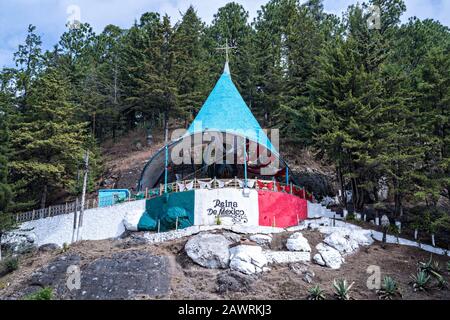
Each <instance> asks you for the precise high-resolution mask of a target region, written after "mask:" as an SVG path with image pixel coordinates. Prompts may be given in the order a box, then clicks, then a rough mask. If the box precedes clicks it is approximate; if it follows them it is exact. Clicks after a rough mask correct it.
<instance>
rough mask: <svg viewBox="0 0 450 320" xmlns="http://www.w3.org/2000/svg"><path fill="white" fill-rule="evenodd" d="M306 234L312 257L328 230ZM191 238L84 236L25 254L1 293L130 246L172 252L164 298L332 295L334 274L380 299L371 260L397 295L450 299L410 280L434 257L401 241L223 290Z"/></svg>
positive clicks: (0, 283)
mask: <svg viewBox="0 0 450 320" xmlns="http://www.w3.org/2000/svg"><path fill="white" fill-rule="evenodd" d="M288 236H289V234H288V233H284V234H280V235H277V236H275V237H274V241H273V244H272V246H271V248H272V249H274V250H280V249H283V250H285V249H284V248H283V247H284V244H285V241H286V239H287V238H288ZM304 236H305V237H306V238H307V239H308V241H309V243H310V245H311V247H312V248H313V252H312V255H311V257H312V256H313V255H314V254H315V252H314V250H315V249H314V248H315V245H316V244H317V243H319V242H320V241H321V240H322V238H323V236H322V235H321V234H320V233H319V232H315V231H305V232H304ZM186 241H187V238H185V239H179V240H174V241H170V242H166V243H161V244H142V243H139V242H132V241H131V238H124V239H119V240H102V241H83V242H80V243H78V244H75V245H73V246H71V247H70V248H69V249H68V251H67V252H65V253H62V252H61V251H60V250H58V251H54V252H50V253H41V252H35V253H32V254H29V255H27V256H22V257H21V261H20V268H19V269H18V270H16V271H14V272H13V273H11V274H9V275H6V276H4V277H3V278H0V299H11V298H14V297H17V295H18V292H21V291H23V290H25V288H26V286H27V281H28V280H29V279H30V276H31V274H32V272H34V271H36V270H37V269H39V268H41V267H43V266H45V265H47V264H48V263H50V262H51V261H53V260H54V259H55V258H56V257H57V256H60V255H67V254H78V255H80V256H81V257H82V265H84V264H87V263H90V262H92V261H94V260H96V259H99V258H107V257H111V256H112V255H113V254H114V253H117V252H123V251H131V250H144V251H148V252H149V253H151V254H153V255H163V256H166V257H168V259H169V261H170V268H169V272H170V275H171V288H170V293H169V294H168V295H166V296H163V297H159V298H162V299H184V300H185V299H188V300H193V299H246V300H248V299H307V296H308V292H307V290H308V289H309V288H311V287H312V286H314V285H315V284H320V286H321V287H322V288H323V289H324V290H325V294H326V297H327V299H335V297H334V293H333V288H332V283H333V280H334V279H346V280H347V281H349V282H350V283H351V282H354V285H353V287H352V290H351V297H352V298H353V299H358V300H359V299H362V300H366V299H369V300H371V299H378V295H377V293H376V292H375V290H369V289H368V288H367V285H366V283H367V280H368V277H369V276H370V274H368V273H367V268H368V267H369V266H371V265H376V266H379V267H380V270H381V276H382V277H384V276H387V275H389V276H391V277H393V278H394V279H395V280H396V281H397V283H398V285H399V288H400V291H401V293H402V297H398V299H401V298H402V299H408V300H409V299H426V300H428V299H439V300H449V299H450V291H449V290H448V289H447V290H440V289H438V288H437V287H430V288H429V290H428V291H425V292H414V290H413V288H412V286H411V284H410V282H411V274H413V273H415V272H416V270H417V264H418V262H419V261H423V262H425V261H427V260H428V259H429V258H430V255H429V253H427V252H425V251H422V250H419V249H417V248H411V247H406V246H399V245H388V246H386V248H385V249H383V248H382V247H381V246H380V244H379V243H375V244H373V245H372V246H370V247H367V248H362V249H361V250H359V251H358V252H357V253H355V254H353V255H350V256H347V257H346V258H345V260H346V262H345V263H344V264H343V265H342V267H341V269H340V270H331V269H328V268H324V267H321V266H319V265H316V264H314V263H312V262H311V263H307V264H291V265H272V266H270V267H271V270H270V271H268V272H264V273H263V274H260V275H257V276H255V277H251V284H250V285H249V286H248V288H245V289H246V290H243V292H230V291H227V292H222V293H219V292H218V284H217V277H218V275H219V274H221V273H226V272H228V271H226V270H214V269H205V268H203V267H200V266H198V265H196V264H195V263H194V262H192V260H191V259H190V258H189V257H188V256H187V255H186V254H185V252H184V249H183V248H184V245H185V243H186ZM433 259H434V260H436V261H439V263H440V265H441V267H442V270H443V271H442V275H443V276H444V277H445V279H446V280H447V281H450V278H449V276H450V274H449V272H448V271H447V270H446V266H447V263H448V261H449V258H448V257H441V256H434V257H433ZM299 267H300V268H303V269H307V270H308V271H312V272H313V273H314V274H315V276H314V277H313V279H312V283H307V282H305V280H304V279H303V278H304V276H303V274H302V273H299V272H298V269H299Z"/></svg>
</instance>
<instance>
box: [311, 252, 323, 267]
mask: <svg viewBox="0 0 450 320" xmlns="http://www.w3.org/2000/svg"><path fill="white" fill-rule="evenodd" d="M313 260H314V262H315V263H317V264H318V265H319V266H323V267H325V266H326V263H325V261H323V258H322V256H321V255H320V253H316V254H315V255H314V257H313Z"/></svg>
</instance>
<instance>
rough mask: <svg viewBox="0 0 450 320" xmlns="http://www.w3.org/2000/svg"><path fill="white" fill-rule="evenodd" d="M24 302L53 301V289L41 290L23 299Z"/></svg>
mask: <svg viewBox="0 0 450 320" xmlns="http://www.w3.org/2000/svg"><path fill="white" fill-rule="evenodd" d="M24 299H25V300H53V289H52V288H50V287H46V288H42V289H40V290H38V291H36V292H35V293H32V294H30V295H28V296H26V297H25V298H24Z"/></svg>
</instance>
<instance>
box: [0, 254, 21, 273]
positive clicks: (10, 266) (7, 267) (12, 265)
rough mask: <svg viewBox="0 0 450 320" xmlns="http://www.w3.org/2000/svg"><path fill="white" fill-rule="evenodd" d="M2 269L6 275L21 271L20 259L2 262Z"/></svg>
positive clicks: (8, 258)
mask: <svg viewBox="0 0 450 320" xmlns="http://www.w3.org/2000/svg"><path fill="white" fill-rule="evenodd" d="M1 267H2V268H1V269H3V272H4V273H5V274H7V273H11V272H13V271H16V270H17V269H19V259H18V258H17V257H7V258H5V259H4V260H3V261H2V262H1Z"/></svg>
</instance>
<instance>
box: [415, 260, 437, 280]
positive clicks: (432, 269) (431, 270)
mask: <svg viewBox="0 0 450 320" xmlns="http://www.w3.org/2000/svg"><path fill="white" fill-rule="evenodd" d="M419 271H423V272H425V273H426V274H427V275H430V276H433V277H435V278H436V279H440V278H442V276H441V274H440V272H441V266H440V264H439V261H433V255H431V256H430V260H428V261H427V262H419Z"/></svg>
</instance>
